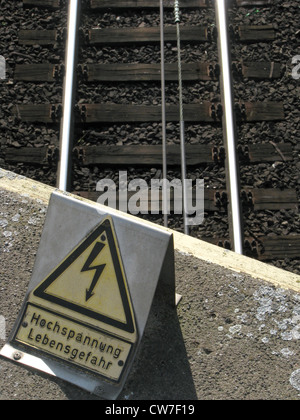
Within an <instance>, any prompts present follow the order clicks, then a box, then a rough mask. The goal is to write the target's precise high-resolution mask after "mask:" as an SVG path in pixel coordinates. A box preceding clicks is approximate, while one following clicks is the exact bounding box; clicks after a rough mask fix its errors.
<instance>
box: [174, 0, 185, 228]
mask: <svg viewBox="0 0 300 420" xmlns="http://www.w3.org/2000/svg"><path fill="white" fill-rule="evenodd" d="M174 14H175V23H176V32H177V60H178V91H179V123H180V154H181V182H182V191H183V209H182V210H183V224H184V233H185V234H186V235H188V234H189V226H188V223H187V208H188V207H187V190H186V181H185V180H186V159H185V135H184V134H185V130H184V119H183V93H182V70H181V42H180V27H179V23H180V11H179V2H178V0H175V3H174Z"/></svg>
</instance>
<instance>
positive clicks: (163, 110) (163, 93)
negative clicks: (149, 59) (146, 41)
mask: <svg viewBox="0 0 300 420" xmlns="http://www.w3.org/2000/svg"><path fill="white" fill-rule="evenodd" d="M164 49H165V40H164V6H163V0H160V55H161V118H162V127H161V129H162V155H163V171H162V172H163V185H162V202H163V206H162V210H163V215H164V226H165V227H167V226H168V203H167V200H168V196H167V136H166V88H165V51H164Z"/></svg>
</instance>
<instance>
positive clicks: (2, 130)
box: [0, 0, 300, 274]
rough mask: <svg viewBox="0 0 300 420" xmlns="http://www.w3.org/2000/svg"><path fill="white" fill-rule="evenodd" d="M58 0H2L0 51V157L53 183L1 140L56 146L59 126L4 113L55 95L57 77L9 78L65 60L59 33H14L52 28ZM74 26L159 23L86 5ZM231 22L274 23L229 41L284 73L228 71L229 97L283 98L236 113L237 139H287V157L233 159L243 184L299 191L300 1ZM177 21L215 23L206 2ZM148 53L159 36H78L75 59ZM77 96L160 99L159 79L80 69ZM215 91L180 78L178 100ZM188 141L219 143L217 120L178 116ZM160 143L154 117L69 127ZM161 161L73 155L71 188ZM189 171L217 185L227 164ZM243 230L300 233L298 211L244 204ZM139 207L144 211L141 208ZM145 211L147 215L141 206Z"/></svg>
mask: <svg viewBox="0 0 300 420" xmlns="http://www.w3.org/2000/svg"><path fill="white" fill-rule="evenodd" d="M66 3H67V2H64V7H63V9H62V10H63V11H61V10H59V11H53V10H51V11H50V10H47V9H37V8H28V9H27V8H25V9H24V8H23V6H22V2H19V1H3V0H0V6H1V11H2V15H1V17H0V55H3V56H4V57H5V58H6V62H7V77H6V79H5V80H3V81H0V86H1V101H2V104H3V106H2V107H1V108H0V145H1V147H0V166H1V167H3V168H5V169H9V170H12V171H14V172H17V173H18V174H21V175H25V176H27V177H30V178H33V179H35V180H39V181H41V182H45V183H47V184H50V185H55V183H56V171H57V168H56V166H55V167H53V166H51V165H50V164H49V165H43V166H33V165H25V164H17V165H12V164H9V163H7V162H5V150H6V148H7V147H15V148H16V149H17V148H20V147H23V146H27V147H32V148H36V147H43V146H45V145H46V146H51V147H58V145H59V126H58V125H46V124H39V125H35V124H26V123H24V122H21V121H20V120H19V119H18V118H16V117H15V116H12V108H13V106H14V105H16V104H22V103H24V104H25V103H37V104H42V103H51V102H52V103H58V102H61V99H62V83H61V82H60V81H57V82H55V83H28V82H27V83H22V82H16V81H14V80H13V75H14V69H15V65H16V64H24V63H43V62H45V61H48V62H51V63H53V64H61V63H63V61H64V53H65V51H64V46H63V43H58V44H57V45H55V46H54V47H51V48H48V47H40V46H37V45H34V46H28V47H27V46H26V47H25V46H22V45H20V44H19V43H18V31H19V30H20V29H54V28H57V27H59V28H62V27H64V26H65V24H66ZM82 3H83V11H84V15H83V17H82V21H81V29H80V32H81V33H82V31H84V30H85V29H87V28H106V27H147V26H158V25H159V13H158V11H143V12H142V13H137V12H136V11H134V10H132V11H125V10H122V11H117V12H116V11H111V12H101V13H99V12H92V11H89V10H87V9H86V8H85V6H86V4H87V1H84V2H82ZM229 15H230V23H231V24H232V25H239V24H249V25H264V24H273V25H274V27H275V29H276V40H275V41H274V42H271V43H258V44H240V43H236V42H233V43H232V58H233V59H234V60H244V61H270V60H274V61H276V62H279V63H281V66H282V74H281V77H280V79H275V80H270V81H268V80H264V81H256V80H247V79H246V80H244V79H243V80H242V79H238V78H236V79H235V82H234V95H235V100H236V101H238V100H241V101H245V100H247V101H264V100H270V101H283V103H284V111H285V120H284V121H278V122H277V121H276V122H259V123H251V124H250V123H242V124H239V125H238V129H237V134H238V142H239V145H241V146H245V145H249V144H260V143H268V142H270V141H272V142H274V143H279V142H286V143H290V144H291V145H292V147H293V161H292V162H274V163H261V164H259V165H249V164H244V163H243V164H242V165H241V184H242V187H243V188H246V187H247V188H249V187H250V188H251V187H255V188H295V189H296V190H297V192H298V197H300V195H299V194H300V175H299V169H300V163H299V153H300V146H299V143H298V137H299V122H300V115H299V109H300V106H299V105H300V104H299V98H300V95H299V93H300V84H299V80H294V79H293V78H292V76H291V72H292V68H293V66H292V58H293V57H294V56H295V55H297V53H298V45H299V3H298V1H280V0H275V1H274V2H273V3H272V6H270V7H266V8H263V7H255V8H232V9H231V10H230V14H229ZM182 22H183V23H184V24H191V25H199V24H200V25H207V27H208V28H209V30H210V32H211V33H213V30H214V27H215V14H214V10H213V9H209V10H205V9H200V10H197V11H187V10H183V11H182ZM165 24H166V25H171V24H174V16H173V12H171V11H165ZM217 57H218V56H217V44H216V42H215V40H214V39H212V41H209V42H205V43H202V44H197V45H193V44H183V45H182V60H183V61H187V62H196V61H208V62H217V59H218V58H217ZM165 59H166V62H173V63H174V62H176V60H177V47H176V45H175V44H173V43H166V45H165ZM94 62H97V63H121V62H122V63H137V62H141V63H154V62H157V63H158V62H160V48H159V46H158V45H155V46H153V45H132V46H128V47H122V48H116V47H113V46H111V47H110V46H105V47H103V48H98V47H94V46H87V45H84V44H83V43H82V44H81V48H80V54H79V63H82V64H83V63H94ZM166 97H167V102H168V103H171V104H178V86H177V84H176V83H167V86H166ZM77 100H78V101H79V102H80V103H84V102H87V103H97V102H101V103H103V102H107V103H116V104H143V105H157V104H160V103H161V91H160V83H136V84H133V83H131V84H125V83H120V84H113V83H101V84H95V83H90V84H86V83H85V82H84V81H83V80H81V79H80V78H79V83H78V89H77ZM206 100H207V101H213V102H219V101H220V90H219V84H218V82H212V81H211V82H189V83H187V82H185V83H184V84H183V101H184V103H198V102H199V101H206ZM166 134H167V142H168V144H179V141H180V133H179V124H178V123H168V124H167V127H166ZM185 136H186V142H187V143H190V144H210V143H211V144H213V145H216V146H220V145H222V142H223V139H222V129H221V126H220V124H186V130H185ZM135 144H136V145H141V144H143V145H159V144H161V124H159V123H144V124H129V123H128V124H124V123H122V124H112V125H110V126H109V125H106V124H104V125H93V126H84V127H77V128H76V131H75V135H74V145H75V146H78V147H80V146H88V145H118V146H122V145H135ZM161 169H162V168H161V167H152V168H151V167H149V168H146V169H144V168H139V167H130V168H128V167H125V168H124V167H123V168H115V167H100V166H91V167H83V166H82V165H81V163H80V161H77V160H76V159H75V161H74V171H73V189H74V190H75V191H79V190H86V191H95V189H96V185H97V182H98V181H99V180H100V179H102V178H110V179H113V180H115V181H116V182H117V181H118V175H119V170H127V171H128V180H131V179H135V178H143V179H145V180H146V181H147V182H148V183H150V181H151V179H153V178H159V177H161ZM173 178H180V168H173V167H169V168H168V179H169V180H172V179H173ZM188 178H190V179H194V180H195V179H204V182H205V188H219V189H221V188H225V170H224V167H223V166H222V165H216V164H207V165H200V166H199V167H192V168H188ZM245 216H247V219H246V221H245V228H246V232H248V233H249V234H254V235H256V236H258V237H260V236H265V235H270V234H277V235H291V234H295V233H298V234H299V233H300V220H299V213H298V211H292V210H284V209H282V210H280V211H265V212H263V211H259V212H251V214H248V210H245ZM141 217H146V216H141ZM148 217H149V216H148ZM150 219H151V220H154V221H156V222H157V223H159V224H163V218H162V216H154V215H153V216H150ZM169 226H170V227H172V228H174V229H178V230H181V229H182V221H181V219H180V218H178V217H170V218H169ZM191 234H192V235H193V236H197V237H199V238H205V237H210V238H217V237H222V238H228V236H229V234H228V220H227V215H226V214H225V213H220V214H218V213H215V214H214V213H209V214H208V213H206V214H205V218H204V222H203V224H201V225H199V226H197V227H194V228H193V229H192V233H191ZM271 263H272V264H275V265H277V266H281V267H283V268H285V269H288V270H291V271H294V272H296V273H298V274H299V273H300V268H299V267H300V260H298V259H297V260H283V261H272V262H271Z"/></svg>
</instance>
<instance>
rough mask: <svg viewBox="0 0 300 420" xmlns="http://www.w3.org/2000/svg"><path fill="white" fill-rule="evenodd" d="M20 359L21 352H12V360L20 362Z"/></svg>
mask: <svg viewBox="0 0 300 420" xmlns="http://www.w3.org/2000/svg"><path fill="white" fill-rule="evenodd" d="M21 357H22V353H21V352H19V351H15V352H14V354H13V358H14V359H15V360H20V359H21Z"/></svg>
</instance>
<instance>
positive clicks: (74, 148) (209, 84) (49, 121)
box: [2, 0, 300, 270]
mask: <svg viewBox="0 0 300 420" xmlns="http://www.w3.org/2000/svg"><path fill="white" fill-rule="evenodd" d="M81 3H82V8H81V20H80V23H79V31H78V33H79V40H78V43H79V47H78V57H77V58H76V60H75V63H76V67H75V74H76V88H75V90H74V92H75V96H74V104H73V103H71V105H70V106H71V109H72V110H74V116H73V118H74V121H72V123H73V122H74V127H73V126H72V124H71V126H70V130H72V131H70V132H72V135H71V138H72V139H73V142H72V144H71V146H70V150H71V158H72V164H71V165H70V168H71V169H72V180H71V181H70V182H69V184H68V189H69V190H70V191H72V192H75V193H76V194H78V195H81V196H85V197H87V198H89V199H92V200H97V199H98V197H99V192H98V191H97V181H99V180H100V179H102V178H111V179H113V180H114V181H116V183H117V182H118V179H117V178H118V173H119V171H120V170H127V171H128V174H129V179H128V180H130V179H135V178H141V177H143V178H144V179H145V180H146V181H147V182H150V180H151V179H161V178H162V176H163V173H162V166H163V163H164V162H163V154H162V132H163V129H164V128H165V130H166V156H167V171H168V172H167V178H168V179H169V180H171V179H172V178H180V176H181V175H180V164H181V157H182V154H181V149H180V135H181V130H180V124H179V121H180V112H179V111H180V107H179V99H178V55H177V53H178V48H176V42H177V41H178V38H177V33H176V25H175V22H174V11H173V9H174V2H173V1H165V2H164V24H165V26H164V45H165V48H164V53H165V66H164V67H165V68H164V71H165V84H166V86H165V90H166V106H165V127H162V124H161V121H162V104H161V80H162V79H161V62H160V58H161V50H160V40H161V38H160V27H159V18H160V15H159V1H158V0H155V1H154V0H153V1H142V2H140V1H115V2H114V1H109V2H107V1H103V0H101V1H100V0H87V1H85V2H81ZM213 6H214V5H213V4H212V3H211V2H210V1H206V0H185V1H181V2H180V12H181V19H180V37H181V59H182V68H181V70H182V83H183V114H184V123H185V158H186V168H187V169H186V170H187V178H190V179H193V180H194V181H195V179H199V178H203V179H204V182H205V195H204V209H205V218H204V223H203V224H202V225H200V226H196V227H192V228H191V229H190V234H191V235H193V236H197V237H199V238H201V239H204V240H207V241H209V242H212V243H215V244H217V245H220V246H223V247H225V248H229V249H230V248H231V249H233V248H234V245H233V238H232V230H233V227H234V225H235V222H231V211H230V206H229V207H228V205H229V204H230V202H231V200H230V191H229V190H228V182H229V181H228V179H229V178H228V161H227V157H228V146H227V145H226V143H225V142H224V138H223V131H224V129H225V124H224V113H225V112H224V111H225V108H226V107H225V103H224V97H223V95H222V92H221V90H220V84H221V76H222V68H221V66H220V60H219V58H220V54H219V53H218V33H219V30H220V29H219V28H217V24H216V19H215V11H214V7H213ZM23 7H24V9H25V10H27V13H30V12H29V11H32V10H33V11H36V12H37V13H40V12H39V11H40V10H44V11H45V12H43V13H48V14H49V16H50V15H51V13H57V12H59V11H60V10H63V11H64V12H63V13H64V15H67V4H66V3H65V2H60V1H59V0H40V1H38V0H23ZM258 7H259V8H260V9H257V8H258ZM271 7H272V5H271V2H270V1H262V0H261V1H246V0H236V1H233V2H232V10H231V13H230V16H229V17H230V19H231V21H230V35H231V37H230V39H231V44H232V45H233V46H234V48H233V52H234V53H235V49H236V51H238V54H237V53H236V54H233V55H234V56H233V60H232V63H231V67H230V68H231V74H232V78H233V91H234V96H235V98H234V99H235V101H234V118H235V120H236V127H235V129H236V132H237V139H238V141H237V144H236V147H235V150H236V156H237V161H238V168H237V171H238V172H241V174H242V177H241V179H240V180H239V183H240V194H239V198H240V203H241V213H242V219H243V221H244V230H243V239H242V247H243V250H242V252H243V253H245V254H247V255H250V256H252V257H255V258H259V259H260V260H264V261H271V262H275V263H277V260H281V261H284V260H285V263H284V264H285V265H283V267H284V268H285V267H286V266H287V268H289V266H288V261H292V260H293V261H296V263H295V264H296V267H297V261H299V251H300V226H299V225H300V223H299V222H298V220H299V216H298V204H299V195H298V194H299V191H298V190H297V185H296V184H295V182H294V183H293V186H292V187H290V185H289V183H288V182H285V179H284V178H286V174H287V173H289V171H290V168H291V167H292V166H293V165H295V158H297V157H298V156H297V153H295V148H294V147H293V144H292V143H291V142H289V141H285V140H284V139H281V138H278V137H277V138H276V137H274V138H273V137H271V136H270V135H269V136H267V135H264V136H260V137H259V138H257V139H256V140H255V141H254V142H253V141H251V142H249V141H247V138H249V132H251V130H253V129H255V127H257V126H258V127H259V128H258V130H263V129H264V131H265V132H266V131H267V130H268V129H270V130H271V131H272V130H273V132H276V129H275V128H276V125H278V124H285V121H286V118H287V117H286V108H287V107H286V104H285V102H284V101H283V100H281V98H280V97H279V98H277V99H276V100H274V99H268V98H264V99H263V100H261V99H259V100H257V99H256V98H255V95H254V99H253V98H249V97H247V96H243V95H241V97H240V98H239V96H240V95H239V90H237V89H239V87H240V86H241V85H245V86H246V85H250V86H251V87H254V89H255V84H257V86H259V85H260V83H269V89H271V88H272V85H273V84H274V83H277V84H278V83H280V80H281V79H282V77H283V74H284V72H285V65H284V63H282V62H280V61H274V60H268V59H267V58H264V59H261V58H260V59H253V60H248V59H247V60H245V59H244V58H243V57H244V55H246V54H245V53H244V50H246V49H247V48H248V46H250V47H249V48H250V50H251V48H253V45H261V48H262V50H264V48H265V47H266V46H269V48H271V47H270V46H272V45H273V43H274V42H276V39H277V28H276V25H274V24H273V23H272V22H271V21H265V23H264V24H249V23H245V24H244V23H240V22H239V23H238V24H235V16H234V13H235V11H238V10H239V9H240V10H243V11H244V13H245V15H246V14H248V15H249V16H250V17H251V15H252V16H254V14H255V13H256V11H259V10H262V11H263V10H269V9H270V8H271ZM203 17H205V20H204V19H203ZM248 20H249V19H248ZM63 22H64V20H62V26H60V27H56V26H55V27H54V25H52V26H51V29H44V28H41V27H40V26H38V27H34V25H32V28H30V29H20V30H19V31H18V43H19V45H20V46H22V48H24V50H25V54H24V53H23V55H24V57H22V58H21V59H20V60H19V61H21V63H20V64H19V63H18V62H17V63H16V64H15V66H14V69H13V74H12V78H11V83H12V84H20V85H21V86H23V89H24V93H25V92H26V86H29V85H30V86H32V84H36V85H38V86H41V84H45V85H46V86H49V87H51V88H52V87H53V86H55V89H54V91H55V92H59V93H60V94H61V96H60V95H59V94H57V95H56V97H55V95H54V97H53V95H52V94H51V93H49V96H45V94H43V95H41V98H43V97H44V101H43V100H42V99H41V100H40V102H39V103H34V102H32V103H31V102H28V100H26V101H21V100H19V101H17V102H18V103H15V104H13V106H10V107H9V113H10V115H11V118H12V120H13V121H14V123H15V124H16V125H19V126H20V127H21V128H22V129H23V128H24V127H27V128H26V129H27V130H28V127H29V132H30V129H31V127H34V128H32V131H31V133H36V131H35V130H36V127H38V130H39V131H38V132H40V138H41V140H40V141H39V143H38V147H32V144H30V146H29V145H24V144H23V142H22V141H17V142H16V141H15V142H12V143H14V144H11V145H9V144H8V145H7V144H6V147H4V148H3V152H2V156H3V160H4V162H5V165H7V166H8V168H9V169H11V168H12V167H16V171H18V168H19V170H22V171H23V173H24V168H26V167H35V168H37V174H36V175H35V177H37V178H39V175H38V174H39V171H40V173H41V172H43V175H44V176H46V177H47V173H50V172H51V174H52V175H51V181H50V180H49V182H50V183H51V182H52V183H53V182H54V179H55V177H56V174H57V173H58V174H59V170H58V172H57V169H59V161H60V145H61V142H60V143H59V142H58V141H57V138H56V140H54V141H51V139H50V141H48V142H46V143H45V144H43V142H42V138H43V133H45V132H47V133H49V132H51V133H52V135H53V133H55V134H56V133H60V135H61V131H62V130H63V128H62V124H61V121H62V116H63V113H64V106H63V104H64V102H63V101H64V98H63V95H62V87H63V80H64V77H65V64H66V63H65V62H64V61H65V60H63V59H62V55H63V54H62V51H64V50H65V44H66V39H67V35H68V34H67V30H66V26H64V24H63ZM199 22H201V24H199ZM46 26H47V25H46ZM32 49H37V50H40V51H41V52H43V54H44V55H45V57H47V53H45V51H52V52H53V54H56V55H55V58H53V57H52V59H50V60H46V59H43V58H41V59H38V60H36V62H30V59H27V58H26V51H32ZM57 51H60V57H59V54H58V53H57ZM64 53H65V51H64ZM17 54H18V53H17ZM19 54H21V53H19ZM250 55H251V54H250ZM29 56H30V55H29ZM264 56H266V57H267V56H268V54H267V53H265V54H264ZM16 57H18V55H16ZM19 57H21V55H19ZM42 57H43V56H42ZM235 87H237V89H235ZM265 90H267V89H265ZM67 96H68V97H69V95H67ZM257 96H258V95H257ZM269 96H271V95H269ZM273 96H276V95H273ZM53 99H58V100H53ZM25 102H26V103H25ZM12 120H11V121H12ZM72 127H73V129H72ZM24 131H26V130H25V128H24ZM21 132H22V131H21ZM47 136H48V137H49V134H47ZM19 137H21V136H19ZM241 137H242V138H241ZM262 168H263V169H264V170H265V169H266V170H267V171H269V172H270V173H269V176H268V178H267V179H265V178H262V179H260V178H259V177H256V173H259V172H260V170H261V169H262ZM276 168H277V170H276ZM278 168H279V169H278ZM278 170H281V171H282V174H283V175H284V176H283V177H282V178H281V177H279V176H278ZM272 171H273V173H272ZM54 173H55V175H53V174H54ZM226 174H227V175H226ZM249 174H250V175H249ZM250 178H251V179H252V178H253V180H254V182H251V179H250ZM253 180H252V181H253ZM57 182H59V180H58V181H57ZM129 198H130V196H129ZM149 206H150V201H149ZM160 208H161V209H162V204H161V203H160ZM228 210H229V211H228ZM257 215H258V223H257V222H256V224H254V227H253V224H252V222H251V221H253V219H255V218H256V217H257ZM142 217H147V216H144V215H143V216H142ZM293 217H294V220H293V222H292V223H296V224H295V229H293V228H291V226H290V223H291V219H292V218H293ZM150 218H151V219H152V220H153V219H154V220H156V221H157V222H158V223H161V224H162V223H163V218H162V216H161V215H158V216H151V215H150ZM168 219H169V220H168V222H169V226H171V227H173V228H175V229H179V230H183V220H182V218H180V217H178V216H176V215H171V216H170V217H169V218H168ZM259 223H262V224H263V227H262V226H260V225H259ZM278 224H280V225H281V229H280V230H278V231H276V229H275V227H276V226H277V225H278ZM272 227H273V228H274V231H273V232H272ZM270 230H271V231H270ZM264 232H267V233H264ZM295 264H294V265H293V269H295ZM296 270H297V268H296Z"/></svg>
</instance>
